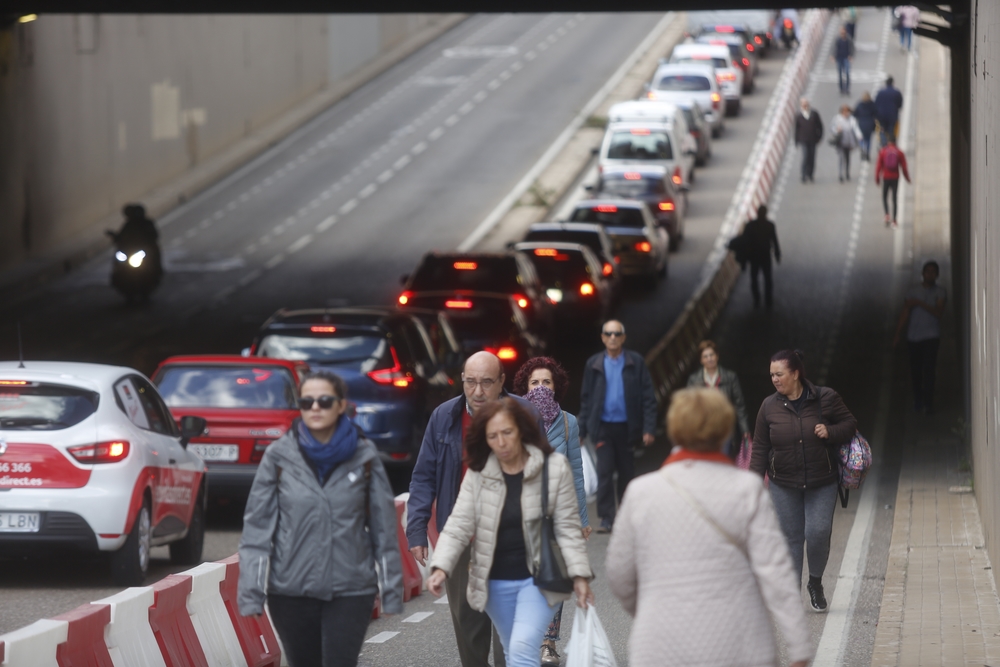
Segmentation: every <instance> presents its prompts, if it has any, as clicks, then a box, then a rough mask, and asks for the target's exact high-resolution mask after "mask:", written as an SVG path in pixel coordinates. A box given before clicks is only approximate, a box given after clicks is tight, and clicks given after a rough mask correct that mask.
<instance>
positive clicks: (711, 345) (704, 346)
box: [698, 338, 719, 357]
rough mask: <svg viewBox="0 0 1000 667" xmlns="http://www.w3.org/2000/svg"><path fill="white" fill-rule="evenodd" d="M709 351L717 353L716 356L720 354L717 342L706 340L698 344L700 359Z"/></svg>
mask: <svg viewBox="0 0 1000 667" xmlns="http://www.w3.org/2000/svg"><path fill="white" fill-rule="evenodd" d="M708 349H711V350H712V352H715V353H716V354H718V353H719V348H718V347H716V346H715V341H714V340H709V339H707V338H706V339H705V340H703V341H701V342H700V343H698V356H699V357H700V356H701V353H702V352H704V351H705V350H708Z"/></svg>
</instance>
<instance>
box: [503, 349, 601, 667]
mask: <svg viewBox="0 0 1000 667" xmlns="http://www.w3.org/2000/svg"><path fill="white" fill-rule="evenodd" d="M568 387H569V374H568V373H567V372H566V369H564V368H563V367H562V364H560V363H559V362H558V361H556V360H555V359H553V358H552V357H534V358H532V359H528V361H526V362H525V363H524V365H522V366H521V368H520V369H518V371H517V375H516V376H515V377H514V393H515V394H518V395H520V396H523V397H525V398H526V399H528V400H529V401H530V402H531V404H532V405H534V406H535V409H536V410H538V413H539V414H540V415H541V416H542V425H543V426H544V427H545V435H546V436H547V437H548V441H549V445H551V446H552V449H553V450H555V451H556V452H558V453H559V454H562V455H563V456H565V457H566V458H567V459H568V460H569V465H570V469H571V470H572V471H573V485H574V487H575V488H576V501H577V504H578V505H579V509H580V525H582V526H583V538H584V539H587V538H589V537H590V532H591V528H590V519H589V517H588V516H587V493H586V491H585V490H584V480H583V456H582V453H581V451H580V428H579V425H578V424H577V421H576V417H574V416H573V415H571V414H569V413H568V412H566V411H565V410H563V409H562V408H561V407H560V405H559V404H560V403H561V402H562V400H563V398H564V397H565V396H566V389H567V388H568ZM562 610H563V604H562V602H560V603H559V604H558V605H557V606H556V613H555V616H553V618H552V622H551V623H550V624H549V629H548V630H547V631H546V632H545V640H544V641H543V642H542V664H543V665H558V664H559V660H560V656H559V651H558V650H557V648H556V642H558V641H559V639H560V637H559V632H560V629H561V628H562Z"/></svg>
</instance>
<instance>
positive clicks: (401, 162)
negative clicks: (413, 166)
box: [392, 155, 411, 171]
mask: <svg viewBox="0 0 1000 667" xmlns="http://www.w3.org/2000/svg"><path fill="white" fill-rule="evenodd" d="M410 162H411V160H410V156H409V155H404V156H403V157H401V158H399V159H398V160H396V161H395V162H393V163H392V167H393V169H395V170H396V171H399V170H400V169H402V168H403V167H405V166H406V165H408V164H410Z"/></svg>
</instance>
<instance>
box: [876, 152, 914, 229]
mask: <svg viewBox="0 0 1000 667" xmlns="http://www.w3.org/2000/svg"><path fill="white" fill-rule="evenodd" d="M900 171H902V172H903V176H904V177H906V180H907V182H909V180H910V172H909V171H907V169H906V156H905V155H903V151H901V150H899V148H897V147H896V140H895V139H893V138H892V137H890V138H889V143H888V144H887V145H886V146H885V148H883V149H882V150H880V151H879V152H878V162H876V163H875V185H878V184H879V179H880V177H881V178H882V179H884V183H883V184H882V208H883V209H885V226H886V227H888V226H889V225H892V226H893V227H899V223H898V222H897V221H896V200H897V198H898V194H899V172H900ZM890 192H891V193H892V218H890V217H889V200H888V197H889V193H890Z"/></svg>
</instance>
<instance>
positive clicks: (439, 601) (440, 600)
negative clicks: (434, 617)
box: [434, 595, 448, 604]
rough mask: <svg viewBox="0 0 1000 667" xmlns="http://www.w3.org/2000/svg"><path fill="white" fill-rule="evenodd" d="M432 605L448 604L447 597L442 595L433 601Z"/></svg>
mask: <svg viewBox="0 0 1000 667" xmlns="http://www.w3.org/2000/svg"><path fill="white" fill-rule="evenodd" d="M434 604H448V596H447V595H442V596H441V597H439V598H438V599H437V600H434Z"/></svg>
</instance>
